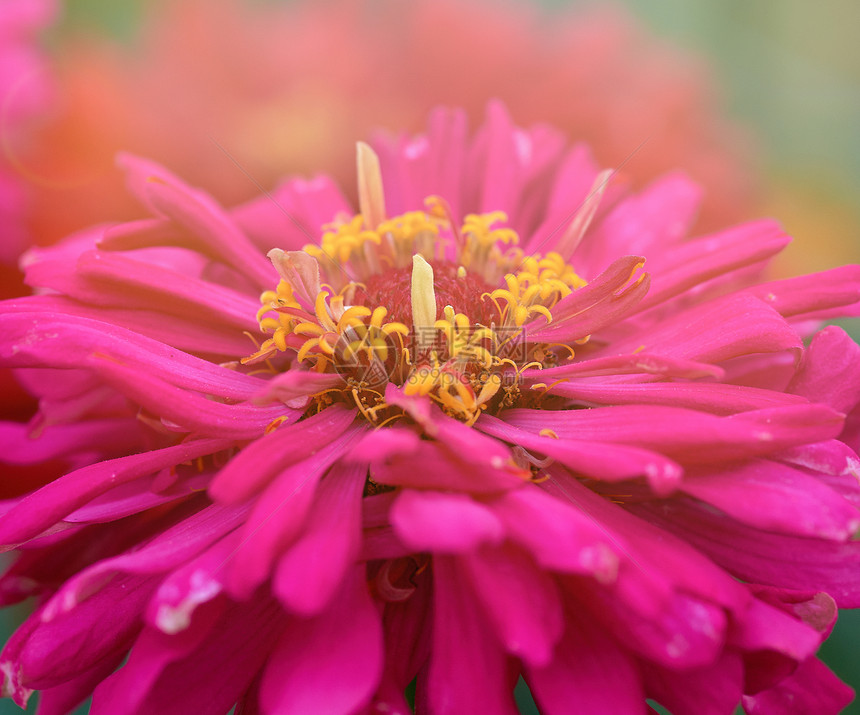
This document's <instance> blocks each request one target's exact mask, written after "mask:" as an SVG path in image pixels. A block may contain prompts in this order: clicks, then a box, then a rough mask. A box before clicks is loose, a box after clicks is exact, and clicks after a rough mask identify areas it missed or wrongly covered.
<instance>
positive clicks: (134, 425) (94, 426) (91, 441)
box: [0, 418, 143, 543]
mask: <svg viewBox="0 0 860 715" xmlns="http://www.w3.org/2000/svg"><path fill="white" fill-rule="evenodd" d="M142 433H143V426H142V425H141V423H140V422H139V421H138V420H135V419H128V418H114V419H93V420H82V421H80V422H76V423H72V424H64V425H48V426H47V427H45V428H44V429H43V430H42V431H41V432H40V433H39V434H37V435H34V434H33V430H32V429H31V428H30V427H29V426H28V425H25V424H21V423H20V422H0V462H4V463H6V464H38V463H39V462H45V461H48V460H51V459H58V458H64V457H73V456H76V455H81V454H87V455H90V454H105V456H112V455H114V454H117V453H120V454H121V453H123V452H129V451H131V450H133V449H137V448H139V446H140V440H141V436H142ZM88 461H92V460H91V459H90V460H88ZM0 531H2V527H0ZM0 543H4V542H2V541H0Z"/></svg>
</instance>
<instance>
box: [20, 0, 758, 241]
mask: <svg viewBox="0 0 860 715" xmlns="http://www.w3.org/2000/svg"><path fill="white" fill-rule="evenodd" d="M141 5H142V7H143V8H144V9H143V13H144V14H143V18H142V20H141V25H142V28H143V29H142V31H141V36H140V37H139V38H138V39H137V40H136V41H135V42H134V43H133V44H132V45H131V47H130V48H125V47H122V46H120V45H118V44H117V43H112V42H110V41H108V40H106V39H104V38H98V37H94V36H92V35H87V36H85V37H80V38H77V39H73V40H70V41H68V42H67V43H66V44H64V45H62V46H61V48H60V50H59V51H58V53H57V60H58V63H59V65H60V67H59V70H60V73H61V77H62V87H63V90H64V93H65V115H64V119H63V121H61V122H59V123H57V124H56V125H55V126H54V127H53V129H52V130H51V132H48V133H47V134H46V135H45V137H44V138H43V139H44V142H43V156H42V157H41V159H40V160H38V161H37V160H34V162H33V172H34V173H35V174H38V175H42V176H44V177H45V179H46V181H45V182H44V183H43V184H42V185H41V186H40V205H39V207H38V211H37V212H36V214H35V218H34V220H35V222H36V224H35V225H36V227H37V228H38V235H39V236H41V237H42V239H41V240H42V242H45V241H47V240H48V239H49V238H50V237H53V238H55V239H56V238H59V237H61V236H63V235H66V234H67V233H69V232H71V231H74V230H77V229H79V228H80V227H81V226H86V225H89V224H91V223H94V222H97V221H103V220H115V219H119V218H134V217H137V216H138V214H139V210H138V209H137V207H136V206H135V205H134V204H132V203H131V202H129V201H128V198H127V197H126V196H125V195H124V194H123V193H121V192H118V191H117V186H118V185H119V181H118V177H117V176H116V174H115V170H114V166H113V158H114V155H115V154H116V152H117V151H119V150H123V151H133V152H135V153H139V154H143V155H146V156H150V157H153V158H155V159H156V160H158V161H160V162H162V163H164V164H165V165H166V166H168V167H170V168H171V169H172V170H173V171H175V172H177V173H179V174H180V175H182V176H185V177H187V178H188V179H189V180H190V181H192V183H201V184H205V185H206V186H207V187H208V188H209V190H210V191H211V192H212V193H214V194H215V196H216V197H217V198H219V200H221V201H223V202H226V203H228V204H232V203H235V202H237V201H240V200H244V199H247V198H249V197H251V196H253V195H254V194H255V192H256V188H255V186H254V183H253V182H252V181H251V180H249V178H248V176H246V175H245V173H244V172H243V171H242V170H240V169H238V168H237V167H236V166H234V165H233V163H232V162H231V160H230V159H228V158H227V157H226V156H225V155H224V154H223V153H222V152H221V151H220V149H219V148H218V147H217V146H216V145H215V144H213V142H212V138H215V139H216V140H217V141H218V142H219V143H220V144H221V145H222V146H224V147H225V148H226V149H227V150H228V151H229V152H230V153H231V154H232V155H233V156H235V157H236V158H237V159H238V161H239V162H240V164H241V165H242V169H244V171H246V172H247V173H248V174H249V175H250V176H251V177H253V179H254V180H256V181H257V182H259V183H260V184H261V185H263V186H270V185H272V183H274V181H275V180H277V179H278V178H279V177H281V176H283V175H284V172H285V171H289V172H302V171H319V170H321V169H322V170H326V171H328V172H330V173H333V174H334V175H335V176H336V177H337V178H338V179H339V181H341V182H342V185H343V186H345V187H347V188H349V187H351V186H352V185H353V177H352V171H353V170H352V167H351V166H350V165H349V163H348V162H347V161H346V160H345V157H347V156H349V155H350V146H351V143H352V142H353V141H354V140H355V137H357V136H365V135H367V133H368V132H369V131H370V130H371V129H373V128H375V127H377V126H398V127H403V128H405V129H409V130H413V131H417V130H418V129H419V128H420V127H421V125H422V123H423V121H424V117H425V116H426V113H427V111H429V109H430V108H431V107H433V106H436V105H438V104H442V103H445V104H451V105H456V106H462V107H464V108H466V110H467V111H468V112H469V114H470V117H471V118H472V119H473V120H477V119H479V118H480V114H481V112H482V110H483V107H484V104H485V103H486V101H487V100H488V98H492V97H499V98H500V99H502V100H504V101H505V102H506V103H507V105H508V106H509V107H510V109H511V112H512V114H513V116H514V118H515V119H516V120H517V121H520V122H526V123H530V122H535V121H550V122H552V123H554V124H556V125H557V126H559V127H561V128H562V129H564V131H565V132H566V133H567V134H568V135H569V136H570V137H573V138H575V139H576V140H582V141H586V142H588V143H590V144H591V145H592V146H593V147H594V150H595V151H596V153H597V157H598V159H599V160H600V161H601V163H603V164H605V165H608V166H618V165H619V164H620V163H621V162H622V161H624V160H625V159H627V158H628V157H629V156H630V155H631V153H633V152H634V150H635V149H636V147H637V146H638V145H639V144H640V142H642V141H644V140H646V139H648V142H647V143H646V144H645V145H644V146H643V147H642V148H641V149H640V150H639V151H638V152H637V153H636V154H635V157H634V158H632V159H631V160H630V161H629V163H628V164H627V165H626V166H625V171H627V172H629V174H630V175H631V176H632V177H634V179H635V180H636V181H637V183H638V185H640V186H641V185H644V184H645V183H647V181H648V180H650V179H652V178H654V177H655V176H657V175H658V174H659V173H661V172H664V171H667V170H670V169H674V168H677V167H681V166H682V167H684V168H685V170H687V171H688V172H690V173H691V175H692V176H693V177H694V178H695V179H696V180H697V181H699V182H701V183H702V184H704V185H705V186H706V187H707V189H708V191H707V199H706V202H705V204H704V206H703V211H704V213H703V215H702V220H703V222H704V224H705V225H710V226H715V225H725V224H726V222H727V221H731V220H736V219H737V218H738V217H739V216H741V215H743V214H745V213H747V212H748V211H749V206H750V197H751V194H752V192H751V190H750V178H749V172H748V171H747V170H746V167H747V166H748V164H749V154H750V152H749V150H748V146H747V142H746V141H745V140H744V138H743V137H742V136H740V134H741V133H740V132H739V130H738V129H737V128H736V127H734V126H731V125H730V124H729V123H728V122H727V121H726V120H725V119H723V118H721V116H720V112H719V110H718V109H717V104H718V102H716V101H715V98H714V96H713V89H712V82H711V81H710V78H709V77H708V76H707V73H706V72H705V71H704V69H703V68H702V67H701V66H700V65H699V63H698V62H697V61H696V60H695V59H693V58H691V57H688V56H686V55H683V54H682V53H680V52H677V51H674V50H670V49H667V48H666V47H665V46H664V45H663V44H661V43H659V42H657V41H656V40H654V39H653V38H651V37H649V36H648V35H647V34H646V33H645V32H644V31H643V30H642V29H641V28H640V27H638V26H637V24H636V23H635V22H634V21H633V20H632V18H630V17H628V15H627V14H626V13H625V12H624V11H623V10H622V9H621V8H611V9H608V8H606V7H605V6H603V7H591V8H588V9H583V8H577V9H574V10H570V11H565V12H562V11H558V12H556V13H554V14H553V15H551V16H543V15H539V14H538V13H537V12H536V11H535V9H534V8H530V7H529V6H528V5H527V4H525V3H517V2H512V3H505V2H498V1H497V0H465V1H464V0H418V1H414V2H408V3H403V2H398V0H384V1H383V2H372V3H369V2H366V1H364V0H332V1H329V2H299V3H252V2H247V0H227V1H222V2H218V3H212V2H208V1H207V0H170V1H169V2H168V1H167V0H161V1H156V2H147V3H141ZM156 108H157V109H156ZM744 153H746V158H742V157H743V156H744Z"/></svg>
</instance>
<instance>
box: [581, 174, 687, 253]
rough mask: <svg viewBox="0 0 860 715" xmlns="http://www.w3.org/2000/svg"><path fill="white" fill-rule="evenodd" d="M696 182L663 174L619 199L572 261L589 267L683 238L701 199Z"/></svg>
mask: <svg viewBox="0 0 860 715" xmlns="http://www.w3.org/2000/svg"><path fill="white" fill-rule="evenodd" d="M701 195H702V190H701V187H699V185H698V184H696V183H694V182H693V181H691V180H690V179H689V178H687V177H686V176H684V175H683V174H681V173H673V174H666V175H665V176H662V177H660V178H658V179H656V180H655V181H653V182H652V183H651V184H650V185H649V186H647V187H646V188H645V189H644V190H643V191H642V192H640V193H638V194H636V195H633V196H630V197H628V198H627V199H625V200H624V201H622V202H620V203H619V204H618V206H616V207H615V208H614V209H613V210H612V212H611V213H610V214H609V215H608V216H606V217H605V218H604V219H603V220H602V221H601V222H600V225H599V226H598V227H597V228H596V229H595V230H594V231H593V232H592V233H591V235H589V236H588V238H587V239H586V240H585V241H583V243H582V244H581V245H580V247H579V250H577V252H576V254H575V255H574V264H575V265H583V266H587V267H588V268H590V269H593V268H594V267H595V266H597V265H601V264H602V265H605V264H606V263H607V262H608V261H611V260H613V259H614V258H615V257H616V256H623V255H630V254H636V255H642V256H647V255H649V254H652V253H654V252H655V251H656V250H660V249H661V248H663V247H664V246H671V245H672V244H674V243H676V242H678V241H679V240H680V239H681V238H683V237H684V236H685V235H686V233H687V231H688V230H689V228H690V226H691V225H692V223H693V221H694V220H695V217H696V214H697V212H698V209H699V204H700V203H701Z"/></svg>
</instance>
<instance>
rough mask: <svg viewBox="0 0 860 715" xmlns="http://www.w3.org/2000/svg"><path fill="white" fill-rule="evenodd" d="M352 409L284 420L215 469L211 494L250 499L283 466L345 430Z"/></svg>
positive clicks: (217, 497) (236, 500) (233, 501)
mask: <svg viewBox="0 0 860 715" xmlns="http://www.w3.org/2000/svg"><path fill="white" fill-rule="evenodd" d="M354 416H355V415H354V413H353V412H351V411H350V410H345V409H343V408H341V407H340V406H336V405H335V406H332V407H331V408H329V409H327V410H325V411H323V412H320V413H319V414H318V415H314V416H312V417H309V418H308V419H306V420H302V421H300V422H296V423H294V424H285V425H281V426H280V427H278V429H276V430H274V431H272V432H270V433H269V434H267V435H265V436H263V437H261V438H260V439H258V440H256V441H254V442H251V444H249V445H248V446H247V447H245V448H244V449H243V450H242V451H241V452H239V453H238V454H237V455H236V456H235V457H234V458H233V459H232V460H230V462H228V463H227V465H226V466H225V467H224V468H223V469H221V471H220V472H218V474H217V476H216V477H215V479H214V480H212V484H211V485H210V486H209V494H210V496H211V497H212V498H213V499H215V500H216V501H219V502H221V503H223V504H238V503H240V502H243V501H245V500H246V499H250V498H251V497H252V496H254V495H255V494H256V493H258V492H259V491H260V490H261V489H263V488H264V487H265V486H266V484H268V483H269V482H270V481H271V480H272V479H273V478H274V477H275V476H276V475H277V474H278V473H279V472H281V471H283V469H284V467H286V466H288V465H289V464H294V463H296V462H300V461H301V460H303V459H306V458H308V457H310V456H311V455H312V454H313V453H314V452H316V451H317V450H319V449H321V448H323V447H326V446H328V445H329V444H330V443H331V442H332V441H335V442H336V441H337V439H333V437H334V436H339V435H342V434H343V433H344V432H345V431H350V430H348V427H349V425H350V423H351V422H352V421H353V419H354Z"/></svg>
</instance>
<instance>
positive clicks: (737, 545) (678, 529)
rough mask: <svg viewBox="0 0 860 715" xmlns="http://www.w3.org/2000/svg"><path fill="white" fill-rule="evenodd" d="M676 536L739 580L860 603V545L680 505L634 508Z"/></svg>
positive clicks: (847, 603) (853, 605)
mask: <svg viewBox="0 0 860 715" xmlns="http://www.w3.org/2000/svg"><path fill="white" fill-rule="evenodd" d="M640 510H641V511H642V512H643V514H644V516H645V518H647V519H648V520H649V521H651V522H653V523H655V524H657V525H659V526H660V527H662V528H663V529H665V530H667V531H669V532H672V533H673V534H677V535H678V536H679V537H680V538H682V539H684V540H685V541H687V542H688V543H690V544H691V545H692V546H693V547H695V548H696V549H698V550H699V551H701V552H702V553H704V554H707V556H708V557H710V558H711V559H712V560H713V562H714V563H716V564H719V565H720V566H722V567H723V568H725V569H726V570H727V571H729V572H730V573H732V574H734V575H735V576H737V577H738V578H741V579H743V580H745V581H749V582H752V583H760V584H767V585H771V586H777V587H779V588H793V589H801V590H809V589H814V590H817V591H825V592H826V593H829V594H830V595H831V596H832V597H833V598H834V600H835V601H836V603H838V604H839V607H840V608H856V607H857V606H858V605H860V542H857V541H849V542H847V543H844V544H839V543H834V542H831V541H824V540H822V539H810V538H804V537H799V536H786V535H782V534H770V533H767V532H762V531H760V530H759V529H754V528H752V527H749V526H746V525H745V524H741V523H739V522H737V521H735V520H734V519H729V518H727V517H725V516H723V515H720V514H714V513H713V512H712V511H711V510H705V509H699V508H693V507H690V506H688V505H682V504H680V503H678V502H674V503H672V504H667V503H666V504H663V505H661V507H660V509H659V511H657V510H652V509H649V508H646V507H644V506H641V507H631V511H640Z"/></svg>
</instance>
